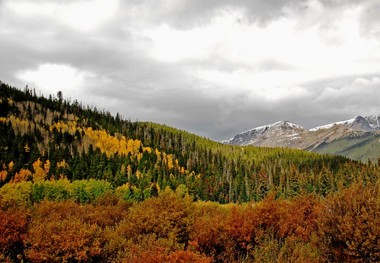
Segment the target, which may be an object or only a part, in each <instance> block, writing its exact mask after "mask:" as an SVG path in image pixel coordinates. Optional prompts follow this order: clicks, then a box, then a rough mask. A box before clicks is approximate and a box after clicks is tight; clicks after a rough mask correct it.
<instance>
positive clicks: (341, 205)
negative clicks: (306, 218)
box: [319, 184, 380, 262]
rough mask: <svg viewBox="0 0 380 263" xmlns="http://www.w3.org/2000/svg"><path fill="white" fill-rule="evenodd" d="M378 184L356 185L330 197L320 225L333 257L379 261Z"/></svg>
mask: <svg viewBox="0 0 380 263" xmlns="http://www.w3.org/2000/svg"><path fill="white" fill-rule="evenodd" d="M379 187H380V186H379V185H378V184H377V185H370V186H365V187H364V186H362V185H353V186H351V187H350V188H348V189H346V190H343V191H340V192H338V193H336V194H335V195H333V196H331V197H329V198H328V199H327V201H326V209H325V210H324V214H323V215H322V216H320V222H319V225H320V234H321V237H322V238H323V239H324V241H325V242H323V243H321V244H324V251H325V253H326V254H328V255H330V257H331V258H332V259H333V260H336V261H339V262H380V221H379V218H380V189H379Z"/></svg>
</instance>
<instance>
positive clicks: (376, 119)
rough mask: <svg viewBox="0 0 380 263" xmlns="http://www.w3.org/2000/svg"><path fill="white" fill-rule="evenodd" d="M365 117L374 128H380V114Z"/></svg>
mask: <svg viewBox="0 0 380 263" xmlns="http://www.w3.org/2000/svg"><path fill="white" fill-rule="evenodd" d="M364 118H365V119H366V120H367V122H368V124H369V126H371V128H372V129H373V130H380V115H370V116H367V117H364Z"/></svg>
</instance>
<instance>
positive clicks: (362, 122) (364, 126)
mask: <svg viewBox="0 0 380 263" xmlns="http://www.w3.org/2000/svg"><path fill="white" fill-rule="evenodd" d="M379 117H380V116H368V117H362V116H356V117H354V118H352V119H349V120H345V121H338V122H334V123H330V124H327V125H323V126H319V127H315V128H312V129H310V131H318V130H324V129H330V128H331V127H333V126H336V125H342V126H346V127H349V128H351V129H353V130H355V131H373V130H378V129H379V127H380V125H379Z"/></svg>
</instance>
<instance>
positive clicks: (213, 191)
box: [0, 83, 380, 263]
mask: <svg viewBox="0 0 380 263" xmlns="http://www.w3.org/2000/svg"><path fill="white" fill-rule="evenodd" d="M0 165H1V166H0V260H3V261H7V262H21V261H24V262H144V263H146V262H276V261H279V262H326V261H333V262H342V261H358V262H363V261H378V260H380V250H379V247H380V246H379V245H380V244H379V240H380V231H379V229H380V226H379V223H378V222H377V221H376V218H378V217H377V216H378V215H379V214H380V205H379V204H380V202H379V201H378V200H379V198H380V194H379V184H378V178H379V175H380V167H379V164H377V163H371V162H369V163H362V162H358V161H352V160H350V159H347V158H344V157H339V156H333V155H319V154H315V153H309V152H305V151H301V150H292V149H285V148H258V147H253V146H247V147H241V146H231V145H224V144H220V143H217V142H214V141H211V140H209V139H206V138H201V137H199V136H196V135H193V134H190V133H187V132H185V131H180V130H177V129H175V128H171V127H167V126H165V125H159V124H153V123H146V122H131V121H128V120H125V119H124V118H123V117H121V116H120V115H116V116H113V115H111V114H110V113H109V112H106V111H104V110H98V109H96V108H93V107H90V106H84V105H82V104H81V103H80V102H77V101H71V100H68V99H65V98H63V94H61V93H58V94H56V95H51V96H50V97H49V98H45V97H43V96H40V95H37V94H36V92H35V91H34V90H30V89H28V88H25V89H23V90H19V89H16V88H13V87H10V86H8V85H6V84H3V83H2V84H1V89H0ZM209 201H215V202H209ZM363 220H364V221H365V224H364V223H362V222H363ZM356 229H359V230H360V232H357V231H356ZM78 233H79V234H78Z"/></svg>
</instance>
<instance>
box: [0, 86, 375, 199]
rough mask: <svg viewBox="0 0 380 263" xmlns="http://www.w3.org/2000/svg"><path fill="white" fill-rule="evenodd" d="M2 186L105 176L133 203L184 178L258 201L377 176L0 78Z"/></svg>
mask: <svg viewBox="0 0 380 263" xmlns="http://www.w3.org/2000/svg"><path fill="white" fill-rule="evenodd" d="M0 100H1V104H0V109H1V110H0V112H1V116H0V134H1V137H0V140H1V141H0V151H1V159H0V164H1V166H2V171H1V184H2V185H3V184H6V183H8V182H19V181H35V180H36V179H38V178H39V179H43V180H51V179H55V180H57V179H59V178H67V179H68V180H70V181H73V180H81V179H97V180H106V181H107V182H109V183H110V184H111V185H112V187H113V188H117V187H120V186H122V187H124V188H126V189H129V191H128V195H129V196H128V198H130V199H134V200H137V201H140V200H143V199H146V198H147V197H149V196H150V195H151V194H156V193H157V192H158V191H159V190H160V189H164V188H165V187H166V186H169V187H170V188H172V189H176V188H177V187H178V186H179V185H181V184H184V185H185V186H186V187H187V188H188V190H189V192H190V193H191V194H192V195H193V196H194V197H195V198H196V199H201V200H213V201H218V202H221V203H227V202H245V201H249V200H256V201H258V200H261V199H262V198H264V197H265V196H266V195H267V193H268V192H269V191H274V192H276V193H277V195H278V196H284V197H288V196H294V195H296V194H298V193H300V192H306V193H317V194H322V195H325V194H327V193H328V192H331V191H336V190H338V189H340V188H341V187H343V186H347V185H349V184H351V183H353V182H357V181H375V180H376V179H377V177H378V174H379V171H378V170H379V169H378V167H377V166H376V165H371V164H362V163H359V162H354V161H351V160H349V159H346V158H342V157H337V156H330V155H318V154H312V153H307V152H304V151H298V150H290V149H281V148H278V149H271V148H257V147H234V146H228V145H223V144H219V143H216V142H213V141H211V140H208V139H205V138H200V137H198V136H196V135H192V134H189V133H187V132H184V131H180V130H176V129H174V128H170V127H166V126H163V125H158V124H152V123H144V122H131V121H127V120H123V119H122V118H121V117H120V116H119V115H117V116H112V115H111V114H110V113H109V112H105V111H104V110H103V111H100V110H97V109H96V108H92V107H89V106H83V105H81V104H80V103H78V102H77V101H73V102H70V101H68V100H65V99H63V98H62V94H57V96H56V97H55V96H53V97H52V96H50V97H49V98H44V97H42V96H37V95H36V92H35V91H34V90H30V89H28V88H25V89H24V90H23V91H20V90H18V89H15V88H12V87H9V86H7V85H5V84H2V85H1V93H0Z"/></svg>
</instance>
